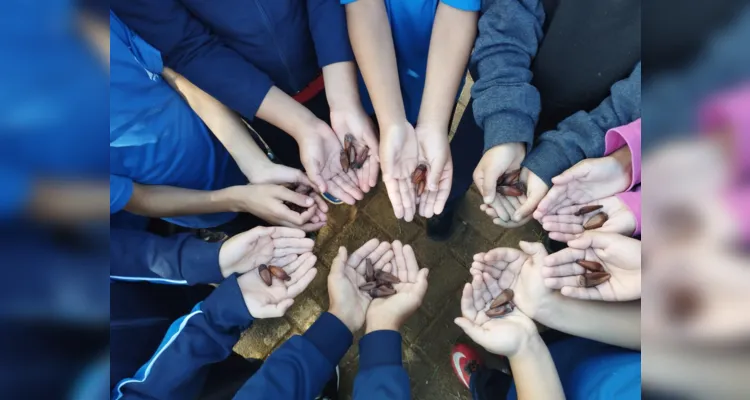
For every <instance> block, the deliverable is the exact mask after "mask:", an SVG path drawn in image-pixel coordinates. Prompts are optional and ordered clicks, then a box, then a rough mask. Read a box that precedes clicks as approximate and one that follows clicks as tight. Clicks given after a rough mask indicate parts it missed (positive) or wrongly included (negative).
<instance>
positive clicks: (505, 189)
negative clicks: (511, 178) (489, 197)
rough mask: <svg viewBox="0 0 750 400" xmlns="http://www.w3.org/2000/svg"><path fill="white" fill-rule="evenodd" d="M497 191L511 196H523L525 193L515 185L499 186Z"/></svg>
mask: <svg viewBox="0 0 750 400" xmlns="http://www.w3.org/2000/svg"><path fill="white" fill-rule="evenodd" d="M497 192H498V193H499V194H501V195H503V196H509V197H518V196H523V193H524V192H522V191H520V190H518V189H517V188H515V187H513V186H498V187H497Z"/></svg>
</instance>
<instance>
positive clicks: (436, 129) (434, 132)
mask: <svg viewBox="0 0 750 400" xmlns="http://www.w3.org/2000/svg"><path fill="white" fill-rule="evenodd" d="M448 125H449V121H436V120H429V121H424V120H422V119H419V120H418V121H417V128H416V133H417V137H420V138H443V137H445V138H446V139H447V138H448V129H449V126H448Z"/></svg>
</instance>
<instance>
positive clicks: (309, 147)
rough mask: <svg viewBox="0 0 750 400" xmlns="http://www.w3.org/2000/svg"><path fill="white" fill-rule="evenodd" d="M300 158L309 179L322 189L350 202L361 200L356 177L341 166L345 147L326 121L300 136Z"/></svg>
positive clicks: (362, 196)
mask: <svg viewBox="0 0 750 400" xmlns="http://www.w3.org/2000/svg"><path fill="white" fill-rule="evenodd" d="M299 149H300V160H301V161H302V165H304V167H305V172H306V173H307V176H308V177H310V180H311V181H312V182H313V183H314V184H315V185H317V186H318V188H319V189H320V190H321V191H324V192H328V193H330V194H331V195H333V196H335V197H337V198H339V199H341V200H342V201H343V202H345V203H347V204H354V203H355V202H356V201H357V200H362V199H363V198H364V194H363V193H362V190H360V189H359V185H358V182H357V181H356V176H355V175H354V174H353V173H351V171H350V173H351V175H350V174H348V173H346V172H344V170H343V168H342V167H341V158H340V155H341V150H343V147H342V146H341V143H340V142H339V140H338V138H337V137H336V134H335V133H334V132H333V130H331V128H330V127H329V126H328V125H326V124H325V122H322V121H318V123H317V125H316V126H315V127H314V133H310V134H309V135H305V136H303V137H302V138H301V139H299Z"/></svg>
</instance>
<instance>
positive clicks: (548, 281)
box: [544, 276, 579, 289]
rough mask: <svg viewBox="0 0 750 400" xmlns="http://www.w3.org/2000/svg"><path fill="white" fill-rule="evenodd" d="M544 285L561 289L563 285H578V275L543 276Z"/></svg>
mask: <svg viewBox="0 0 750 400" xmlns="http://www.w3.org/2000/svg"><path fill="white" fill-rule="evenodd" d="M544 286H547V287H548V288H550V289H561V288H562V287H564V286H575V287H577V286H579V285H578V276H563V277H558V278H544Z"/></svg>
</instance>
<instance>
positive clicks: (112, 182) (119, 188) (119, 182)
mask: <svg viewBox="0 0 750 400" xmlns="http://www.w3.org/2000/svg"><path fill="white" fill-rule="evenodd" d="M132 196H133V180H132V179H130V178H126V177H123V176H119V175H112V174H109V213H110V214H114V213H116V212H118V211H121V210H122V209H123V208H125V206H126V205H127V204H128V202H129V201H130V198H131V197H132Z"/></svg>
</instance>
